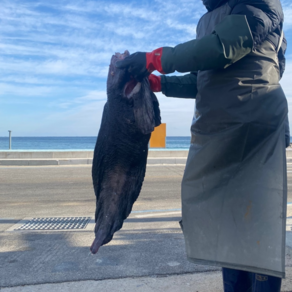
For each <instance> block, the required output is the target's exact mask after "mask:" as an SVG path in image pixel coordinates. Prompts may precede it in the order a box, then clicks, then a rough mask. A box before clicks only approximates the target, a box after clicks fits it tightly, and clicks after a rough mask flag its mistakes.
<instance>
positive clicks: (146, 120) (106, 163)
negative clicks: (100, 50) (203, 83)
mask: <svg viewBox="0 0 292 292" xmlns="http://www.w3.org/2000/svg"><path fill="white" fill-rule="evenodd" d="M129 55H130V54H129V52H128V51H125V52H124V53H123V54H120V53H115V55H113V56H112V58H111V62H110V66H109V72H108V78H107V101H106V103H105V106H104V110H103V115H102V121H101V126H100V129H99V133H98V136H97V140H96V145H95V149H94V156H93V162H92V181H93V188H94V192H95V196H96V211H95V228H94V233H95V239H94V241H93V243H92V245H91V247H90V251H91V253H93V254H95V253H97V252H98V250H99V248H100V247H101V246H102V245H105V244H107V243H109V242H110V241H111V240H112V238H113V235H114V233H115V232H116V231H118V230H120V229H121V228H122V226H123V222H124V220H125V219H126V218H127V217H128V216H129V214H130V212H131V210H132V207H133V204H134V203H135V201H136V200H137V198H138V196H139V194H140V191H141V188H142V184H143V181H144V177H145V172H146V164H147V155H148V143H149V139H150V136H151V132H153V130H154V128H155V127H157V126H158V125H160V123H161V117H160V109H159V103H158V100H157V97H156V96H155V94H154V93H153V92H152V91H151V89H150V84H149V80H148V78H147V77H145V78H143V79H142V80H136V79H134V78H133V77H131V75H130V73H129V72H128V71H127V70H126V69H118V68H117V67H116V66H115V64H116V62H118V61H120V60H123V59H124V58H126V57H127V56H129Z"/></svg>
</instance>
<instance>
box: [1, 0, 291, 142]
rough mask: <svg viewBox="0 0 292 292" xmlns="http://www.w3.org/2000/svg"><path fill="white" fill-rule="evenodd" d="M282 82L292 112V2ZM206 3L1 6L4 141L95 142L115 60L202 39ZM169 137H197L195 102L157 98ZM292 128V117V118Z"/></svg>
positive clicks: (4, 0) (32, 1)
mask: <svg viewBox="0 0 292 292" xmlns="http://www.w3.org/2000/svg"><path fill="white" fill-rule="evenodd" d="M282 5H283V9H284V12H285V33H286V36H287V40H288V50H287V53H286V57H287V69H286V73H285V75H284V78H283V80H282V81H281V83H282V85H283V88H284V91H285V93H286V95H287V99H288V103H289V107H290V110H291V111H292V107H291V106H292V47H291V48H290V46H289V44H290V41H292V4H291V0H282ZM205 12H206V10H205V8H204V6H203V5H202V3H201V1H199V0H181V1H174V0H168V1H162V0H151V1H150V0H148V1H147V0H144V1H138V0H137V1H131V0H129V1H121V0H119V1H109V0H107V1H106V0H105V1H99V0H95V1H90V0H87V1H85V0H81V1H80V0H50V1H45V0H40V1H37V0H13V1H11V0H1V9H0V68H1V70H0V121H1V122H0V136H8V132H7V131H8V130H12V131H13V132H12V134H13V136H95V135H97V133H98V129H99V126H100V120H101V114H102V110H103V105H104V103H105V101H106V91H105V90H106V76H107V71H108V65H109V62H110V59H111V56H112V54H114V53H115V52H124V51H125V50H126V49H127V50H129V51H130V52H131V53H133V52H135V51H152V50H153V49H156V48H158V47H161V46H175V45H176V44H179V43H182V42H185V41H188V40H191V39H194V38H195V37H196V33H195V31H196V24H197V22H198V20H199V18H200V17H201V16H202V15H203V14H204V13H205ZM157 96H158V98H159V101H160V108H161V112H162V120H163V122H165V123H167V135H168V136H189V135H190V130H189V129H190V124H191V120H192V115H193V108H194V100H185V99H174V98H167V97H165V96H163V95H162V94H157ZM289 116H290V127H291V128H292V113H290V115H289Z"/></svg>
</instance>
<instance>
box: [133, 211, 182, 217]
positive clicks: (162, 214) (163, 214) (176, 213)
mask: <svg viewBox="0 0 292 292" xmlns="http://www.w3.org/2000/svg"><path fill="white" fill-rule="evenodd" d="M168 215H181V212H167V213H152V214H146V215H136V216H135V218H146V217H154V216H168Z"/></svg>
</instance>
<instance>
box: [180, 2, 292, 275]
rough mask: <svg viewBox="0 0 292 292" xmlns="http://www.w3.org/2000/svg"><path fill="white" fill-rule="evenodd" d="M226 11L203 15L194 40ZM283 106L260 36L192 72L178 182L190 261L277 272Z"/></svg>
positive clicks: (281, 242)
mask: <svg viewBox="0 0 292 292" xmlns="http://www.w3.org/2000/svg"><path fill="white" fill-rule="evenodd" d="M229 14H230V7H229V6H228V4H226V5H224V6H222V7H219V8H218V9H216V10H214V11H212V12H210V13H207V14H206V15H204V16H203V17H202V18H201V20H200V22H199V24H198V27H197V38H202V37H203V36H205V35H207V34H210V33H212V31H213V29H214V26H215V25H216V24H217V23H219V22H221V21H222V19H224V17H226V16H227V15H229ZM287 111H288V110H287V101H286V97H285V95H284V93H283V91H282V88H281V86H280V85H279V65H278V58H277V49H275V48H274V46H273V45H272V44H271V43H270V42H268V41H265V42H264V43H263V44H262V45H261V46H260V47H259V48H257V49H255V50H254V51H253V52H252V53H250V54H249V55H247V56H246V57H245V58H243V59H241V60H240V61H238V62H236V63H235V64H233V65H232V66H230V67H228V68H227V69H225V70H209V71H200V72H199V73H198V95H197V98H196V109H195V114H194V120H193V124H192V127H191V132H192V142H191V147H190V151H189V156H188V160H187V164H186V169H185V173H184V177H183V181H182V215H183V232H184V236H185V242H186V251H187V256H188V259H189V260H190V261H192V262H194V263H198V264H207V265H216V266H221V267H228V268H234V269H239V270H245V271H251V272H258V273H263V274H267V275H273V276H278V277H284V276H285V224H286V206H287V202H286V200H287V178H286V156H285V129H284V122H285V118H286V116H287Z"/></svg>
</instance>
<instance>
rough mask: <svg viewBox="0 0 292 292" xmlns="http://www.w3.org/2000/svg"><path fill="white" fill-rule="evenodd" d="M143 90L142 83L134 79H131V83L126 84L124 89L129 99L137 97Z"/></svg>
mask: <svg viewBox="0 0 292 292" xmlns="http://www.w3.org/2000/svg"><path fill="white" fill-rule="evenodd" d="M140 89H141V83H140V82H138V81H137V80H136V79H134V78H130V81H128V82H127V83H126V84H125V87H124V95H125V96H126V97H127V98H131V97H132V96H133V95H135V94H136V93H138V92H139V91H140Z"/></svg>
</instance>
